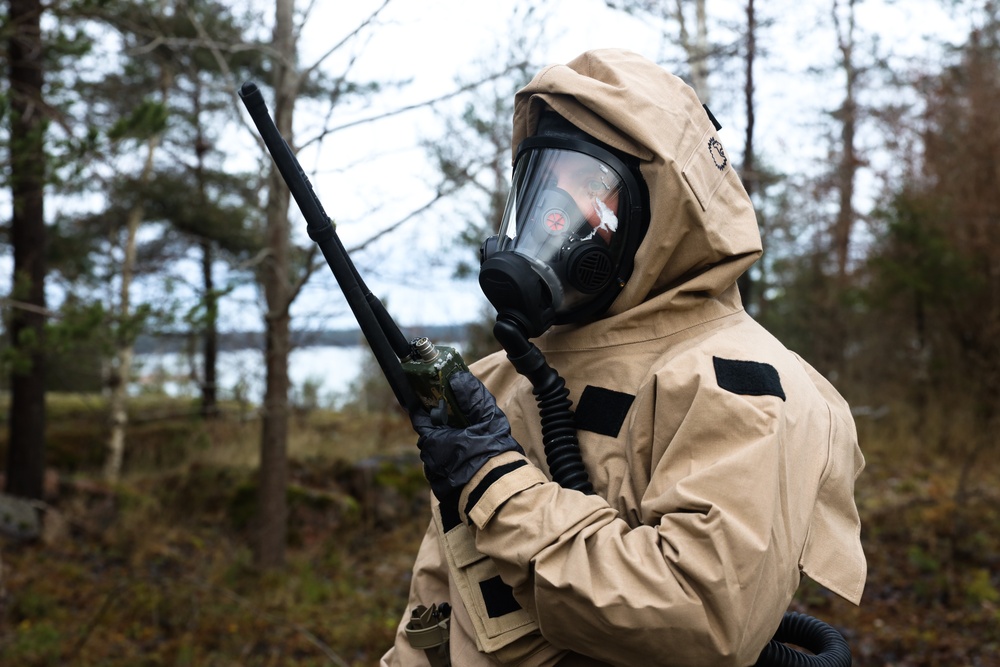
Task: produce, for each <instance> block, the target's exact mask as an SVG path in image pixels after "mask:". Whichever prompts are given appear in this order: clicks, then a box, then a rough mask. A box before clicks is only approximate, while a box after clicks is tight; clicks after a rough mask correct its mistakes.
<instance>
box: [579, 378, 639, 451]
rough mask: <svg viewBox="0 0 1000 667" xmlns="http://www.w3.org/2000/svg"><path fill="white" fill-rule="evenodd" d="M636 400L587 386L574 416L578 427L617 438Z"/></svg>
mask: <svg viewBox="0 0 1000 667" xmlns="http://www.w3.org/2000/svg"><path fill="white" fill-rule="evenodd" d="M634 400H635V396H633V395H632V394H625V393H622V392H620V391H613V390H611V389H605V388H604V387H595V386H593V385H587V388H586V389H584V390H583V394H582V395H581V396H580V404H579V405H578V406H577V408H576V414H575V415H574V422H575V423H576V427H577V428H578V429H581V430H583V431H590V432H591V433H598V434H600V435H607V436H611V437H612V438H617V437H618V433H619V431H621V429H622V424H624V423H625V417H627V416H628V411H629V408H631V407H632V401H634Z"/></svg>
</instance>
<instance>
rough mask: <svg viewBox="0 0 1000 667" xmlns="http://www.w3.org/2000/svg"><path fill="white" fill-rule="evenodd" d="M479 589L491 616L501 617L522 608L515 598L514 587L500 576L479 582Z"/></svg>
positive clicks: (487, 611)
mask: <svg viewBox="0 0 1000 667" xmlns="http://www.w3.org/2000/svg"><path fill="white" fill-rule="evenodd" d="M479 590H480V591H481V592H482V594H483V602H485V603H486V613H487V614H488V615H489V617H490V618H499V617H501V616H504V615H506V614H509V613H511V612H513V611H517V610H518V609H520V608H521V605H520V604H518V602H517V600H515V599H514V589H513V588H511V587H510V586H508V585H507V584H505V583H504V581H503V579H501V578H500V577H499V576H496V577H493V578H491V579H487V580H486V581H480V582H479Z"/></svg>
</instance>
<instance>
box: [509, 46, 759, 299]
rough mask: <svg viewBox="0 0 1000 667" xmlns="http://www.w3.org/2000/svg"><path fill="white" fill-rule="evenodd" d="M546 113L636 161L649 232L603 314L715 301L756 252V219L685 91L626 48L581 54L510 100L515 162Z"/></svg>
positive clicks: (706, 120) (708, 123)
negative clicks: (643, 186)
mask: <svg viewBox="0 0 1000 667" xmlns="http://www.w3.org/2000/svg"><path fill="white" fill-rule="evenodd" d="M546 107H548V108H550V109H552V110H553V111H555V112H556V113H558V114H559V115H560V116H562V117H563V118H565V119H566V120H568V121H569V122H571V123H573V125H575V126H576V127H578V128H580V129H581V130H583V131H584V132H586V133H587V134H589V135H591V136H592V137H594V138H596V139H599V140H600V141H603V142H604V143H606V144H608V145H609V146H612V147H613V148H616V149H619V150H621V151H624V152H625V153H628V154H630V155H633V156H635V157H637V158H639V160H640V172H641V174H642V177H643V178H644V180H645V181H646V185H647V187H648V189H649V200H650V207H651V209H650V223H649V229H648V230H647V232H646V235H645V237H644V239H643V241H642V243H641V244H640V246H639V249H638V251H637V253H636V257H635V267H634V269H633V272H632V276H631V277H630V278H629V280H628V282H627V283H626V285H625V287H624V289H623V290H622V292H621V294H619V295H618V298H617V299H616V300H615V301H614V303H613V304H612V305H611V307H610V308H609V310H608V312H607V316H615V315H620V314H623V313H626V312H628V311H630V310H632V309H634V308H636V307H637V306H639V305H640V304H643V303H645V302H648V301H650V300H653V299H655V300H656V301H657V302H658V303H657V308H672V309H680V308H684V307H685V306H686V305H690V304H692V303H694V302H695V301H703V299H701V298H698V297H704V296H710V297H717V296H720V295H722V294H723V293H724V292H726V291H728V290H731V288H733V286H734V285H735V283H736V280H737V278H738V277H739V276H740V275H741V274H742V273H743V272H744V271H746V270H747V269H748V268H749V267H750V265H752V264H753V263H754V262H755V261H756V260H757V258H758V257H759V256H760V254H761V243H760V234H759V231H758V228H757V218H756V215H755V213H754V210H753V205H752V204H751V202H750V198H749V196H748V195H747V193H746V190H745V189H744V188H743V184H742V183H741V182H740V179H739V177H738V176H737V174H736V172H735V170H734V169H733V165H732V159H731V157H730V156H729V154H728V152H727V151H726V150H725V148H724V147H723V145H722V142H721V141H720V139H719V137H718V134H717V131H716V129H715V125H714V123H713V122H712V120H711V119H710V117H709V115H708V113H707V112H706V110H705V108H704V107H703V106H702V104H701V102H700V101H699V100H698V97H697V95H696V94H695V92H694V90H692V89H691V87H690V86H688V85H687V84H685V83H684V82H683V81H682V80H681V79H680V78H678V77H676V76H674V75H672V74H670V73H669V72H667V71H666V70H664V69H663V68H662V67H660V66H658V65H656V64H655V63H653V62H651V61H649V60H647V59H646V58H644V57H642V56H640V55H638V54H636V53H632V52H630V51H627V50H619V49H602V50H595V51H588V52H586V53H583V54H582V55H580V56H579V57H577V58H575V59H573V60H571V61H570V62H568V63H566V64H565V65H551V66H549V67H546V68H545V69H543V70H542V71H541V72H539V73H538V74H537V75H536V76H535V77H534V79H532V81H531V82H530V83H529V84H528V85H527V86H525V87H524V88H522V89H521V90H520V91H518V93H517V94H516V96H515V99H514V128H513V138H514V141H513V146H514V155H516V148H517V146H518V145H520V143H521V141H523V140H524V139H526V138H528V137H530V136H532V135H533V134H534V133H535V132H536V130H537V127H538V120H539V117H540V116H541V113H542V111H543V110H544V109H545V108H546Z"/></svg>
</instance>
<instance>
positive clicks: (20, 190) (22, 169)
mask: <svg viewBox="0 0 1000 667" xmlns="http://www.w3.org/2000/svg"><path fill="white" fill-rule="evenodd" d="M9 12H10V13H9V22H10V25H11V26H13V28H12V29H11V31H10V40H9V42H8V58H9V63H10V115H11V128H10V134H11V136H10V183H11V199H12V203H13V212H12V215H11V245H12V246H13V250H14V271H13V280H12V285H13V296H14V298H16V299H17V300H20V301H22V302H25V303H26V304H28V305H29V306H32V307H29V308H14V309H13V310H11V312H10V321H9V331H10V341H11V347H12V349H13V350H15V351H16V353H17V354H16V361H15V364H14V367H13V369H12V371H11V379H10V390H11V402H10V418H9V422H8V423H9V443H8V446H7V481H6V487H5V489H6V491H7V492H8V493H11V494H14V495H18V496H25V497H28V498H41V497H42V490H43V480H44V476H45V379H44V378H45V355H44V344H45V315H44V314H43V313H44V312H45V237H46V232H45V215H44V212H45V211H44V187H45V165H46V162H47V160H46V156H45V123H44V119H43V117H42V114H41V111H42V105H41V101H42V84H43V71H42V58H43V49H42V37H41V14H42V3H41V2H39V1H38V0H11V2H10V9H9Z"/></svg>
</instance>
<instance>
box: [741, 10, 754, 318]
mask: <svg viewBox="0 0 1000 667" xmlns="http://www.w3.org/2000/svg"><path fill="white" fill-rule="evenodd" d="M746 16H747V26H746V29H747V33H746V54H745V55H746V59H745V65H746V70H745V71H746V79H745V82H744V87H743V99H744V104H745V106H746V114H747V125H746V133H745V134H744V141H743V169H742V171H743V186H744V187H745V188H746V191H747V194H748V195H750V196H751V197H753V195H754V191H755V190H756V188H757V167H756V164H755V162H754V146H753V131H754V81H753V66H754V59H755V58H756V56H757V15H756V12H755V10H754V6H753V0H747V4H746ZM754 287H755V286H754V280H753V276H752V275H751V274H750V271H746V272H745V273H744V274H743V275H742V276H740V278H739V288H740V296H741V297H742V298H743V305H744V306H745V307H746V309H747V311H749V312H754V308H753V303H754V299H755V297H756V296H757V295H756V290H755V289H754Z"/></svg>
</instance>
